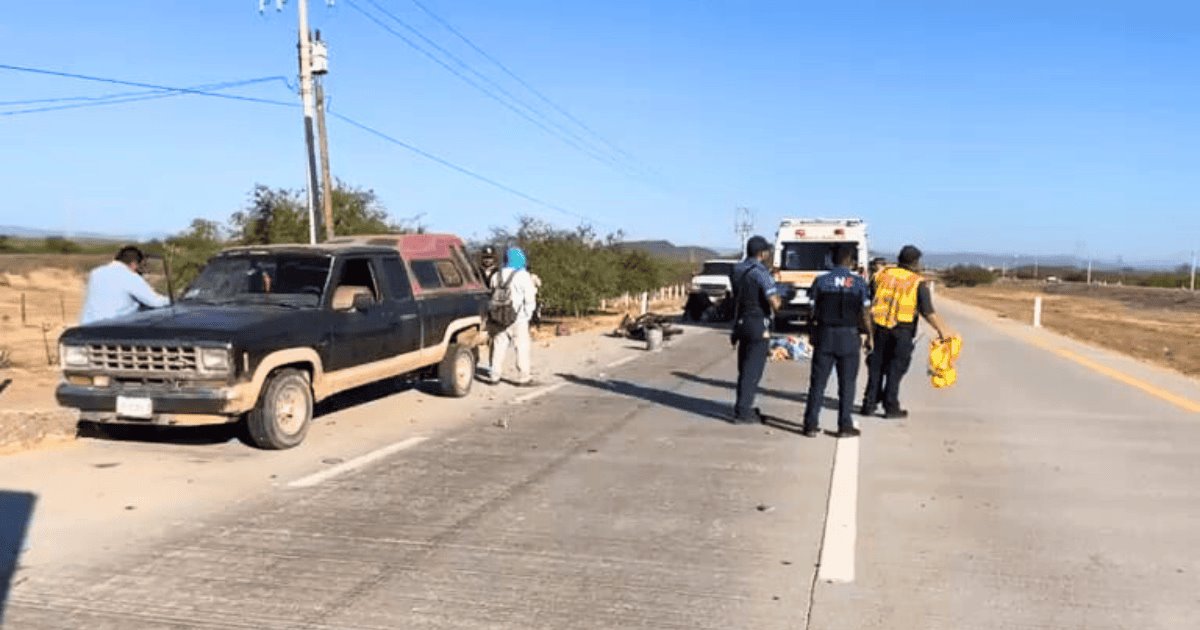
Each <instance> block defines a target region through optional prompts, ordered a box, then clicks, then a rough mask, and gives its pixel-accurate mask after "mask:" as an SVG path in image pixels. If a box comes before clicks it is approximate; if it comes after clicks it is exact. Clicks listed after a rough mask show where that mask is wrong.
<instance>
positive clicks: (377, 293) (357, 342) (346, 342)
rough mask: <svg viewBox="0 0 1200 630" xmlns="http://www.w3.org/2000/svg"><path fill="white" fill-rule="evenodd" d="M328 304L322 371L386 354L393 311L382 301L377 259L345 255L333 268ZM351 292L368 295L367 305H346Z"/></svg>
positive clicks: (358, 364)
mask: <svg viewBox="0 0 1200 630" xmlns="http://www.w3.org/2000/svg"><path fill="white" fill-rule="evenodd" d="M334 274H335V275H334V277H335V278H337V280H336V282H335V283H334V284H333V293H332V295H331V296H330V299H329V303H328V307H329V308H330V309H331V310H332V311H333V312H332V313H331V317H330V318H329V320H328V321H329V323H330V327H329V337H328V338H329V350H328V359H327V364H326V366H325V369H326V371H330V372H333V371H337V370H344V369H346V368H352V367H357V366H360V365H365V364H367V363H373V362H375V361H380V360H383V359H386V358H388V357H389V356H390V354H389V348H388V342H389V340H390V339H391V336H392V331H393V329H394V327H395V322H394V321H393V313H392V310H391V309H390V308H389V305H388V304H387V303H386V302H385V301H384V300H383V293H382V291H381V289H382V286H383V283H382V282H381V273H380V270H379V267H378V261H377V260H372V259H371V258H370V257H366V256H364V257H348V258H344V259H342V260H341V261H339V263H338V266H337V269H335V270H334ZM355 292H366V293H369V294H370V295H371V305H370V306H369V307H368V308H366V309H363V310H361V311H360V310H355V309H352V308H349V303H348V302H349V296H351V295H352V294H353V293H355Z"/></svg>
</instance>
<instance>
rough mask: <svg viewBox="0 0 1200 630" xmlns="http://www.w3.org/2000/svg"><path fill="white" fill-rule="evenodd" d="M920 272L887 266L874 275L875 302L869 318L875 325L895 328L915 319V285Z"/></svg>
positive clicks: (918, 284) (918, 279) (919, 279)
mask: <svg viewBox="0 0 1200 630" xmlns="http://www.w3.org/2000/svg"><path fill="white" fill-rule="evenodd" d="M922 280H924V278H922V277H921V274H919V273H916V272H913V271H909V270H907V269H904V268H902V267H888V268H887V269H884V270H883V271H880V272H879V273H878V274H877V275H876V276H875V302H874V303H873V304H872V305H871V318H872V319H873V320H875V325H876V326H882V327H884V328H895V327H896V325H897V324H911V323H913V322H914V321H916V320H917V287H919V286H920V284H921V281H922Z"/></svg>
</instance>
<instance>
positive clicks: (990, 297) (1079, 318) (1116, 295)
mask: <svg viewBox="0 0 1200 630" xmlns="http://www.w3.org/2000/svg"><path fill="white" fill-rule="evenodd" d="M938 293H939V294H940V295H944V296H946V297H949V298H951V299H954V300H958V301H960V302H964V303H967V304H971V305H974V306H978V307H982V308H986V309H988V310H991V311H994V312H996V313H997V314H998V315H999V316H1000V317H1005V318H1009V319H1012V320H1014V321H1023V322H1032V320H1033V304H1034V299H1035V298H1036V297H1038V296H1041V298H1042V325H1043V326H1045V327H1046V328H1048V329H1050V330H1053V331H1055V332H1058V333H1061V334H1063V335H1066V336H1068V337H1071V338H1074V339H1077V340H1079V341H1083V342H1086V343H1090V344H1093V345H1096V346H1100V347H1103V348H1107V349H1110V350H1115V351H1117V352H1121V353H1124V354H1127V355H1129V356H1132V357H1135V358H1138V359H1141V360H1144V361H1147V362H1150V363H1153V364H1156V365H1160V366H1163V367H1167V368H1171V369H1173V370H1176V371H1179V372H1182V373H1183V374H1186V375H1188V376H1191V377H1197V376H1200V295H1197V294H1193V293H1191V292H1185V291H1180V290H1175V289H1143V288H1136V287H1105V286H1093V287H1088V286H1085V285H1072V284H1061V285H1039V284H1033V283H1021V284H1017V283H1013V284H995V285H991V286H987V287H973V288H954V289H949V288H939V289H938Z"/></svg>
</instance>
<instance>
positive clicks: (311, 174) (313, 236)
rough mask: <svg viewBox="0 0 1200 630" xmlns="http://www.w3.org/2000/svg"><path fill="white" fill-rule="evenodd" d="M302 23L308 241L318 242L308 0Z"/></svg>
mask: <svg viewBox="0 0 1200 630" xmlns="http://www.w3.org/2000/svg"><path fill="white" fill-rule="evenodd" d="M296 8H297V14H298V17H299V21H300V102H301V103H302V104H303V105H304V144H305V146H306V147H307V148H308V161H307V166H308V177H307V179H306V184H307V188H308V242H309V243H313V244H315V243H316V242H317V190H318V189H317V154H316V150H315V148H314V146H313V118H315V117H316V115H317V112H316V104H315V103H314V102H313V72H312V35H311V34H310V33H309V31H308V0H297V1H296Z"/></svg>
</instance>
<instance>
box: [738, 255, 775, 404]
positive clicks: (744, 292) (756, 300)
mask: <svg viewBox="0 0 1200 630" xmlns="http://www.w3.org/2000/svg"><path fill="white" fill-rule="evenodd" d="M772 253H773V248H772V246H771V243H770V242H768V241H767V239H765V238H763V237H761V236H752V237H751V238H750V240H748V241H746V259H745V260H743V261H742V262H740V263H738V264H737V265H736V266H735V267H734V268H733V299H734V316H733V334H732V335H730V340H731V341H732V342H733V344H734V345H735V346H737V362H738V380H737V401H736V402H735V403H734V406H733V423H734V424H755V423H759V422H762V421H763V416H762V414H761V413H760V412H759V411H758V408H757V407H755V406H754V397H755V396H756V395H757V394H758V383H759V381H761V380H762V375H763V370H764V369H765V368H766V366H767V354H768V352H769V351H770V345H771V320H772V318H773V315H774V312H775V311H778V310H779V307H780V306H781V304H782V301H781V299H780V297H779V289H778V288H777V287H776V286H775V280H774V279H773V278H771V272H770V271H769V270H768V269H767V264H766V263H767V261H768V260H770V259H771V256H772Z"/></svg>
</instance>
